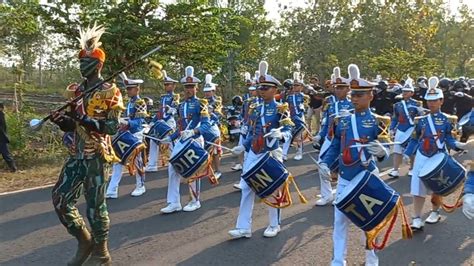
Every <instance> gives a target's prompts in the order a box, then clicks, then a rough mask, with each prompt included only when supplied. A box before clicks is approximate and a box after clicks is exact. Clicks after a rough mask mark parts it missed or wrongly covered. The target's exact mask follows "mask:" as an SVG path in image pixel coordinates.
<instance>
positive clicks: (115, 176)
mask: <svg viewBox="0 0 474 266" xmlns="http://www.w3.org/2000/svg"><path fill="white" fill-rule="evenodd" d="M139 156H141V155H139ZM122 170H123V165H122V164H120V163H114V164H113V165H112V176H111V177H110V182H109V185H108V186H107V193H115V191H116V190H117V189H118V187H119V185H120V181H121V180H122ZM135 179H136V185H137V187H141V186H143V185H145V177H144V176H140V175H139V174H138V172H137V173H136V174H135Z"/></svg>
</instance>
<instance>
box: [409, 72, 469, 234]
mask: <svg viewBox="0 0 474 266" xmlns="http://www.w3.org/2000/svg"><path fill="white" fill-rule="evenodd" d="M428 84H429V87H428V91H427V92H426V95H425V96H424V99H425V100H426V103H427V105H428V109H430V113H429V114H427V115H425V116H420V117H416V118H415V130H414V131H413V134H412V137H411V139H410V143H409V144H408V147H407V149H406V150H405V153H404V156H405V158H406V157H408V156H411V155H413V154H415V153H416V155H415V163H414V165H413V170H412V176H411V188H410V193H411V194H412V195H413V211H414V213H413V214H414V215H413V218H412V224H411V228H412V229H414V230H422V229H423V227H424V224H425V223H428V224H435V223H437V222H439V220H440V219H441V216H440V214H439V208H440V206H441V200H440V199H441V196H439V195H436V194H433V195H432V198H431V202H432V208H431V212H430V214H429V216H428V218H426V220H425V221H424V222H423V221H422V219H421V212H422V209H423V205H424V203H425V197H426V195H427V194H431V191H430V190H429V189H427V187H426V186H425V184H424V183H423V181H422V180H421V179H420V177H419V176H420V171H421V169H422V167H423V166H425V165H429V164H431V163H432V164H435V161H434V160H433V158H434V157H433V156H435V155H437V154H439V153H445V154H447V153H448V151H447V149H446V146H447V147H449V148H451V149H454V150H456V151H460V150H463V149H465V148H466V145H467V144H466V143H462V142H458V141H456V140H455V139H454V137H453V136H452V135H451V131H452V130H453V124H456V122H457V117H456V116H450V115H447V114H444V113H442V112H441V105H442V104H443V91H442V90H441V89H437V88H436V87H437V85H438V78H437V77H431V78H430V79H429V81H428ZM448 159H449V158H448ZM450 159H451V160H453V159H452V158H450ZM406 160H407V159H406Z"/></svg>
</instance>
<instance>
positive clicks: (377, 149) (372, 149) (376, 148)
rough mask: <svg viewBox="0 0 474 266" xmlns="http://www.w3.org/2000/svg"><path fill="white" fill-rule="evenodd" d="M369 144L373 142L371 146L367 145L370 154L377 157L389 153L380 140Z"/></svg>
mask: <svg viewBox="0 0 474 266" xmlns="http://www.w3.org/2000/svg"><path fill="white" fill-rule="evenodd" d="M369 144H372V145H371V146H369V147H367V150H368V151H369V153H370V154H372V155H375V157H379V158H380V157H384V156H385V155H386V154H387V151H386V150H385V148H384V146H383V145H382V144H381V143H380V142H378V141H372V142H370V143H369Z"/></svg>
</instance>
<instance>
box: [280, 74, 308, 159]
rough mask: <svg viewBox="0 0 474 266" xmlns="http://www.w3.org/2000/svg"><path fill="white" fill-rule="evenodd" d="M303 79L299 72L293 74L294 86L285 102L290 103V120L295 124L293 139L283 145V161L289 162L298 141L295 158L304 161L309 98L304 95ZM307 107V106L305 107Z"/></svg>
mask: <svg viewBox="0 0 474 266" xmlns="http://www.w3.org/2000/svg"><path fill="white" fill-rule="evenodd" d="M303 87H304V83H303V79H302V78H301V75H300V73H299V72H294V73H293V86H292V90H291V91H289V95H287V97H286V99H285V101H286V102H287V103H288V105H289V108H290V118H291V121H292V122H293V123H294V124H295V127H294V128H293V132H292V138H290V139H288V140H287V141H285V143H284V144H283V160H284V161H286V160H287V156H288V150H289V149H290V145H291V143H292V142H293V140H296V142H297V144H296V154H295V157H294V158H293V159H294V160H296V161H300V160H301V159H303V135H304V131H305V127H306V122H305V119H304V118H305V117H304V112H305V109H306V108H307V107H308V106H307V105H308V103H309V96H307V95H305V94H303V92H302V91H303ZM305 105H306V106H305Z"/></svg>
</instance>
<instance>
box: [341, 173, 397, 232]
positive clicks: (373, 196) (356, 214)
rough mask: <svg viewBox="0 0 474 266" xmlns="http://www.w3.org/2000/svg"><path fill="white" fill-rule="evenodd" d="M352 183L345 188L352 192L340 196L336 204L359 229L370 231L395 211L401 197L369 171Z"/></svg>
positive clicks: (359, 175) (360, 174)
mask: <svg viewBox="0 0 474 266" xmlns="http://www.w3.org/2000/svg"><path fill="white" fill-rule="evenodd" d="M358 177H359V178H358ZM353 182H354V183H353ZM355 182H357V183H355ZM351 183H353V184H350V185H348V186H347V187H346V188H345V189H351V191H349V192H348V193H345V195H338V197H337V198H336V201H335V203H334V204H335V205H336V207H337V208H338V209H339V211H341V212H342V213H344V215H346V216H347V218H349V219H350V220H351V221H352V222H353V223H354V224H355V225H357V227H359V228H360V229H362V230H364V231H370V230H372V229H374V228H375V227H376V226H377V225H379V224H380V223H381V222H382V221H383V220H384V219H385V218H386V217H387V216H388V215H389V214H390V213H391V212H392V210H394V208H395V207H396V205H397V202H398V200H399V198H400V195H399V194H398V193H397V192H396V191H395V190H393V189H392V188H391V187H389V186H388V185H387V184H385V182H383V181H382V180H381V179H380V178H379V177H377V176H375V175H373V174H371V173H370V172H368V171H362V172H361V173H359V174H358V175H357V176H356V178H354V179H353V180H352V181H351ZM351 185H353V186H351ZM374 202H376V203H375V204H374ZM364 203H365V204H364ZM366 205H369V206H366Z"/></svg>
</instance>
